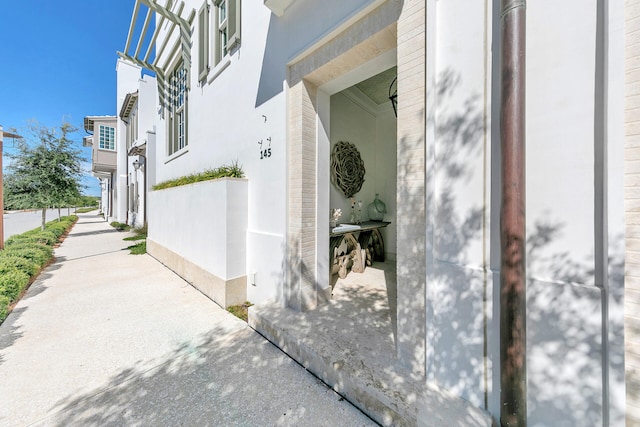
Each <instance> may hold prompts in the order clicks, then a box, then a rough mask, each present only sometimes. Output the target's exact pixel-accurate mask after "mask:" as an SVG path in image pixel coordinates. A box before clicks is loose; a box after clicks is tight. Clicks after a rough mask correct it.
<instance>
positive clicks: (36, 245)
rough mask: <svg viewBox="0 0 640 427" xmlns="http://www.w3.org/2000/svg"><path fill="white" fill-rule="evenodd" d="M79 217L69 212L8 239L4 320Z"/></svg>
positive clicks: (1, 255)
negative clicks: (41, 227) (12, 304)
mask: <svg viewBox="0 0 640 427" xmlns="http://www.w3.org/2000/svg"><path fill="white" fill-rule="evenodd" d="M77 220H78V217H77V216H75V215H69V216H65V217H62V218H60V219H59V220H58V219H55V220H53V221H49V222H48V223H46V224H45V229H44V230H41V229H40V228H36V229H34V230H31V231H27V232H26V233H22V234H20V235H17V236H12V237H11V238H9V239H7V241H6V245H5V250H4V251H2V252H0V322H2V321H3V320H4V319H5V318H6V317H7V315H8V313H9V305H10V304H11V303H12V302H13V301H14V300H15V299H16V298H17V297H19V296H20V294H21V293H22V291H23V290H24V289H25V288H26V287H27V285H28V284H29V280H30V278H31V277H32V276H34V275H36V274H37V273H38V271H40V268H42V267H44V265H45V264H47V262H49V260H51V258H52V257H53V245H55V244H56V243H57V242H58V241H60V236H62V235H63V234H64V233H66V232H67V231H68V230H69V229H70V228H71V226H72V225H73V224H74V223H75V222H76V221H77Z"/></svg>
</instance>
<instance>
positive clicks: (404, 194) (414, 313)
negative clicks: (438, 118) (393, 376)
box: [397, 0, 426, 375]
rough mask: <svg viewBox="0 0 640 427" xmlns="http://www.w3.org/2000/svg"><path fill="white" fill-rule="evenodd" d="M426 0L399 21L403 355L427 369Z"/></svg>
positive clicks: (418, 370)
mask: <svg viewBox="0 0 640 427" xmlns="http://www.w3.org/2000/svg"><path fill="white" fill-rule="evenodd" d="M425 22H426V14H425V2H424V1H423V0H406V1H405V2H404V6H403V8H402V13H401V14H400V18H399V19H398V200H397V206H398V212H397V218H398V220H397V221H398V242H402V245H400V244H399V245H398V248H397V251H398V252H397V259H398V264H397V272H398V297H397V298H398V301H397V304H398V305H397V306H398V346H397V347H398V357H399V358H400V360H401V361H402V362H403V363H404V364H405V365H406V366H407V367H409V368H410V369H411V370H412V372H414V373H415V374H418V375H424V373H425V368H426V361H425V351H426V329H425V325H426V312H425V309H426V307H425V292H426V266H425V251H426V192H425V176H426V167H425V133H426V121H425V107H426V104H425V101H426V98H425V96H426V95H425V88H426V80H425V78H426V38H425Z"/></svg>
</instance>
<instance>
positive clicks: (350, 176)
mask: <svg viewBox="0 0 640 427" xmlns="http://www.w3.org/2000/svg"><path fill="white" fill-rule="evenodd" d="M331 181H332V182H333V183H334V184H335V185H336V186H337V187H338V188H339V189H340V190H342V192H343V193H344V195H345V196H346V197H347V198H349V197H353V195H354V194H356V193H357V192H358V191H360V189H361V188H362V183H363V182H364V162H363V161H362V159H361V158H360V152H359V151H358V149H357V148H356V146H355V145H353V144H351V143H349V142H345V141H339V142H338V143H336V144H335V145H334V146H333V150H332V151H331Z"/></svg>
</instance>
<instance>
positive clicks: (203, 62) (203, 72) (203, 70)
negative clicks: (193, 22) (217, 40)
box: [198, 2, 209, 81]
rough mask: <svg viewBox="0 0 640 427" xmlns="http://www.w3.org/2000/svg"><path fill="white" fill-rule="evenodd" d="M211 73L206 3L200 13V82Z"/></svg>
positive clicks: (207, 6) (207, 7) (207, 8)
mask: <svg viewBox="0 0 640 427" xmlns="http://www.w3.org/2000/svg"><path fill="white" fill-rule="evenodd" d="M208 72H209V5H208V4H207V2H205V3H204V4H203V5H202V7H201V8H200V11H199V12H198V80H200V81H202V80H204V79H205V78H206V77H207V73H208Z"/></svg>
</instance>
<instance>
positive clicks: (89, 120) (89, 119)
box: [83, 116, 116, 134]
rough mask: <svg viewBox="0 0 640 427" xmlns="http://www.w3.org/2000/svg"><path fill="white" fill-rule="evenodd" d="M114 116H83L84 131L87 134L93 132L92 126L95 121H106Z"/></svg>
mask: <svg viewBox="0 0 640 427" xmlns="http://www.w3.org/2000/svg"><path fill="white" fill-rule="evenodd" d="M115 118H116V116H85V118H84V126H83V127H84V130H85V132H87V133H89V134H93V128H94V127H95V122H100V121H104V122H107V121H109V120H113V119H115Z"/></svg>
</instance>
